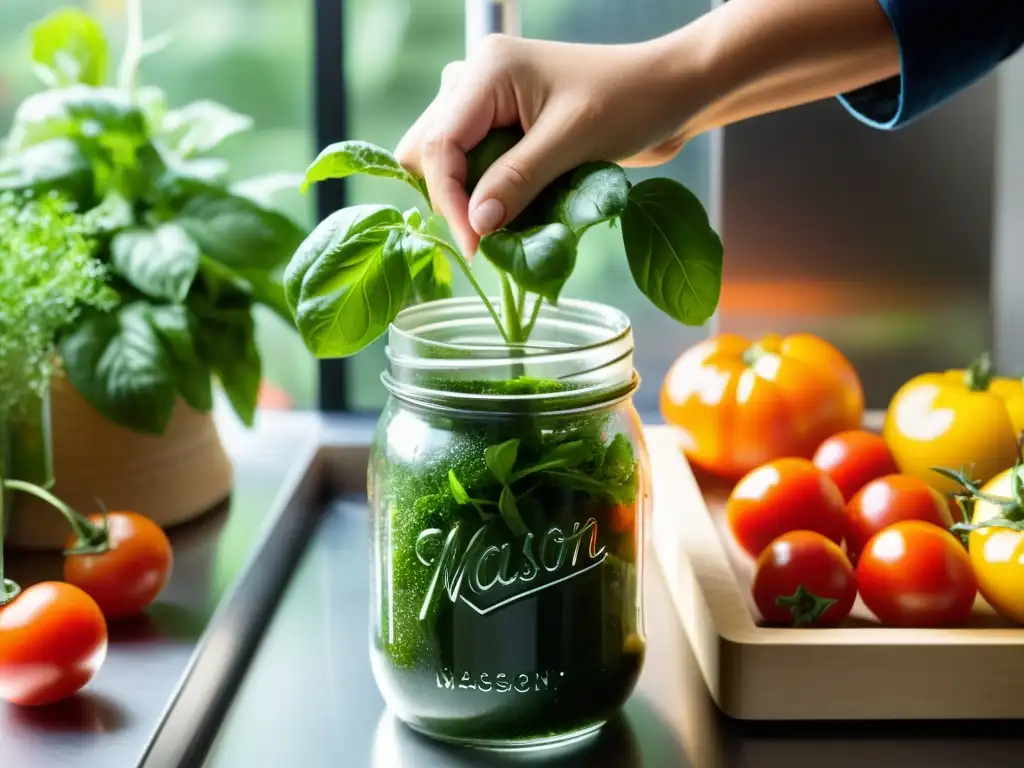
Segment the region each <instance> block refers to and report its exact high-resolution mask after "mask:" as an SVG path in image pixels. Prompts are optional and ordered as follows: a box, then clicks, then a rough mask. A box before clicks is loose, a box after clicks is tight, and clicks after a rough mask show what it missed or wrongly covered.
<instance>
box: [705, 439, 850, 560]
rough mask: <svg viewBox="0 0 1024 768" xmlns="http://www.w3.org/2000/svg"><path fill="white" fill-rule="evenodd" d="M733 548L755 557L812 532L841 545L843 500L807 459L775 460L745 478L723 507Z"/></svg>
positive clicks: (823, 474)
mask: <svg viewBox="0 0 1024 768" xmlns="http://www.w3.org/2000/svg"><path fill="white" fill-rule="evenodd" d="M725 511H726V520H727V522H728V525H729V530H730V531H732V534H733V537H734V538H735V539H736V543H737V544H739V546H740V547H741V548H742V549H743V550H744V551H745V552H746V553H747V554H748V555H750V556H751V557H757V556H758V555H760V554H761V552H763V551H764V549H765V547H767V546H768V545H769V544H770V543H771V542H772V541H774V540H775V539H777V538H778V537H779V536H781V535H782V534H784V533H789V532H790V531H815V532H817V533H820V534H821V535H822V536H824V537H825V538H827V539H831V540H832V541H834V542H835V543H836V544H839V543H840V542H842V540H843V526H844V518H843V495H842V494H841V493H840V492H839V489H838V488H837V487H836V484H835V483H834V482H832V479H831V478H830V477H829V476H828V475H826V474H825V473H824V472H822V471H821V470H820V469H818V468H817V467H815V466H814V465H813V464H812V463H811V462H810V460H809V459H797V458H786V459H776V460H775V461H771V462H768V463H767V464H765V465H764V466H762V467H758V468H757V469H755V470H754V471H753V472H750V473H748V474H747V475H746V476H744V477H743V479H741V480H740V481H739V482H738V483H737V484H736V487H735V488H733V490H732V493H731V494H730V495H729V500H728V502H726V506H725Z"/></svg>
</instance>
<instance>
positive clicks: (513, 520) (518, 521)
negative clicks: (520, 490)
mask: <svg viewBox="0 0 1024 768" xmlns="http://www.w3.org/2000/svg"><path fill="white" fill-rule="evenodd" d="M498 511H499V512H501V518H502V519H503V520H504V521H505V525H507V526H508V529H509V530H510V531H512V535H513V536H515V537H517V538H522V537H523V536H525V535H526V534H528V533H529V532H530V529H529V528H527V527H526V523H524V522H523V517H522V515H520V514H519V507H518V506H517V505H516V495H515V494H514V493H513V492H512V489H511V488H509V487H508V486H507V485H506V486H505V487H504V488H502V489H501V496H500V497H499V498H498Z"/></svg>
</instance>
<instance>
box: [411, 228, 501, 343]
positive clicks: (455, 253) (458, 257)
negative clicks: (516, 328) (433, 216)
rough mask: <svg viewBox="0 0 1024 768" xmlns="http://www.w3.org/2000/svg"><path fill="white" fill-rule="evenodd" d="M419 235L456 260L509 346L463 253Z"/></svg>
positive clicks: (444, 243) (432, 236) (496, 317)
mask: <svg viewBox="0 0 1024 768" xmlns="http://www.w3.org/2000/svg"><path fill="white" fill-rule="evenodd" d="M419 235H420V237H422V238H423V239H425V240H429V241H430V242H432V243H433V244H434V245H436V246H438V247H439V248H441V250H443V251H446V252H447V253H448V254H449V255H450V256H451V257H452V258H454V259H455V263H456V264H458V265H459V269H461V270H462V273H463V274H464V275H465V276H466V279H467V280H469V284H470V285H472V286H473V290H474V291H476V293H477V296H479V297H480V301H482V302H483V303H484V306H485V307H487V311H488V312H490V313H491V318H492V319H493V320H494V324H495V325H496V326H497V327H498V332H499V333H500V334H501V338H502V340H504V342H505V343H506V344H508V343H509V338H508V334H507V333H505V327H504V326H503V325H502V324H501V318H500V317H499V316H498V312H497V310H495V309H494V305H493V304H491V300H490V299H488V298H487V294H486V293H484V289H483V288H481V287H480V283H478V282H477V280H476V277H474V276H473V270H472V269H471V268H470V266H469V262H467V261H466V259H465V258H463V256H462V254H461V253H459V252H458V251H457V250H455V249H454V248H452V246H451V245H450V244H449V243H447V242H445V241H444V240H442V239H441V238H439V237H435V236H434V235H430V234H427V233H426V232H420V233H419Z"/></svg>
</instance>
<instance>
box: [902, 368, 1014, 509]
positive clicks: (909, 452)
mask: <svg viewBox="0 0 1024 768" xmlns="http://www.w3.org/2000/svg"><path fill="white" fill-rule="evenodd" d="M1021 429H1024V385H1022V384H1021V382H1020V381H1019V380H1016V379H1006V378H1000V377H996V376H993V373H992V364H991V361H990V360H989V357H988V355H982V356H981V357H980V358H979V359H978V360H976V361H975V362H974V363H973V364H972V365H971V366H970V367H969V368H968V369H967V370H965V371H960V370H952V371H946V372H945V373H925V374H922V375H920V376H916V377H915V378H913V379H911V380H910V381H908V382H907V383H906V384H904V385H903V386H902V387H900V389H899V391H897V392H896V395H895V396H894V397H893V399H892V401H891V402H890V403H889V408H888V411H887V412H886V416H885V427H884V429H883V432H882V434H883V437H884V438H885V442H886V443H888V445H889V449H890V450H891V451H892V454H893V457H894V458H895V459H896V463H897V465H898V466H899V468H900V472H902V473H903V474H905V475H912V476H914V477H919V478H921V479H922V480H924V481H925V482H927V483H929V484H930V485H931V486H932V487H933V488H935V489H936V490H938V491H939V492H940V493H944V494H945V493H952V492H955V491H957V490H958V489H959V487H958V486H957V484H956V483H955V482H953V481H952V480H950V479H949V478H946V477H942V476H940V475H938V474H937V473H935V472H933V471H932V467H947V468H950V469H956V470H959V469H963V470H966V471H968V472H969V473H970V475H971V476H972V477H973V478H974V479H975V480H977V481H979V482H986V481H988V480H990V479H991V478H993V477H995V476H996V475H997V474H999V473H1000V472H1002V471H1003V470H1005V469H1008V468H1009V467H1011V466H1013V464H1014V461H1015V460H1016V458H1017V434H1018V433H1019V432H1020V431H1021Z"/></svg>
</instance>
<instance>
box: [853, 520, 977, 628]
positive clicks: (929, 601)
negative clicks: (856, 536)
mask: <svg viewBox="0 0 1024 768" xmlns="http://www.w3.org/2000/svg"><path fill="white" fill-rule="evenodd" d="M857 583H858V585H859V587H860V596H861V598H862V599H863V600H864V604H865V605H866V606H867V607H868V608H869V609H870V610H871V612H872V613H874V614H875V616H877V617H878V619H879V620H880V621H881V622H882V623H883V624H888V625H890V626H893V627H946V626H952V625H956V624H959V623H960V622H962V621H964V619H966V618H967V617H968V616H969V615H970V613H971V609H972V608H973V606H974V598H975V596H976V595H977V593H978V581H977V579H976V578H975V575H974V569H973V568H972V567H971V559H970V557H969V556H968V555H967V551H966V550H965V549H964V548H963V545H962V544H961V543H960V542H959V541H958V540H957V538H956V537H955V536H953V534H951V533H949V532H948V531H944V530H942V529H941V528H939V527H938V526H937V525H932V524H931V523H926V522H924V521H923V520H904V521H902V522H899V523H896V524H894V525H891V526H889V527H888V528H885V529H883V530H882V531H880V532H878V533H877V534H875V535H874V536H873V537H872V538H871V540H870V541H868V543H867V545H866V546H865V547H864V551H863V553H861V557H860V562H859V563H858V564H857Z"/></svg>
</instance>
